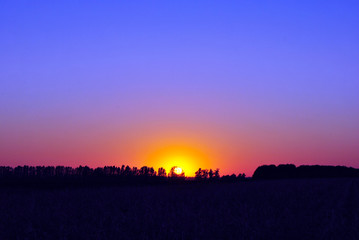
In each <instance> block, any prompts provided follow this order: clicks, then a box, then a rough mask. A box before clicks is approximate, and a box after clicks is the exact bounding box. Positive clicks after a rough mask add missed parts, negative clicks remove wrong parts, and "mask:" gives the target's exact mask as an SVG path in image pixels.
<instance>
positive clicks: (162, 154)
mask: <svg viewBox="0 0 359 240" xmlns="http://www.w3.org/2000/svg"><path fill="white" fill-rule="evenodd" d="M147 159H148V165H151V166H156V167H163V168H164V169H166V172H167V173H169V172H170V170H171V168H172V167H173V166H176V167H175V169H174V173H176V174H177V175H181V174H182V173H185V174H186V176H190V177H192V176H194V173H195V172H196V171H197V170H198V168H200V167H201V166H209V158H208V156H207V155H206V154H205V153H204V152H203V151H201V150H199V149H197V148H193V147H189V146H185V145H171V146H166V147H162V148H158V149H157V150H155V151H153V152H152V153H151V154H149V156H148V158H147ZM177 166H181V167H177Z"/></svg>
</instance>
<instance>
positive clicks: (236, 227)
mask: <svg viewBox="0 0 359 240" xmlns="http://www.w3.org/2000/svg"><path fill="white" fill-rule="evenodd" d="M358 183H359V179H314V180H309V179H308V180H273V181H250V182H240V183H227V184H225V183H221V184H216V183H213V184H198V183H197V184H195V183H188V184H183V185H158V186H132V187H130V186H122V187H101V188H100V187H99V188H77V189H76V188H73V189H55V190H44V189H36V190H31V189H0V239H53V238H55V239H359V229H358V228H359V193H358V188H359V184H358Z"/></svg>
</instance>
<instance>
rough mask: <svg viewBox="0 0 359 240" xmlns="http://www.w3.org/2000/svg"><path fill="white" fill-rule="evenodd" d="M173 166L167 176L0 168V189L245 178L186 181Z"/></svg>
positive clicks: (130, 170)
mask: <svg viewBox="0 0 359 240" xmlns="http://www.w3.org/2000/svg"><path fill="white" fill-rule="evenodd" d="M175 168H176V167H173V168H172V169H171V170H170V171H169V173H167V172H166V169H164V168H162V167H160V168H158V170H157V171H156V170H155V169H154V168H153V167H147V166H143V167H141V168H137V167H130V166H125V165H122V166H121V167H116V166H105V167H97V168H90V167H88V166H79V167H76V168H72V167H65V166H27V165H25V166H17V167H15V168H13V167H8V166H0V186H10V185H15V186H16V185H19V186H54V185H59V186H64V185H66V186H68V185H70V186H71V185H76V186H77V185H81V186H83V185H104V184H105V185H113V184H151V183H154V184H156V183H167V182H168V183H173V182H182V181H193V182H213V181H218V182H219V181H222V182H234V181H239V180H244V179H245V174H238V175H235V174H232V175H224V176H221V175H220V174H219V169H218V168H217V169H215V170H212V169H201V168H199V169H198V171H196V173H195V177H193V178H192V177H191V178H188V177H186V176H185V173H184V172H181V173H180V174H178V173H176V171H175Z"/></svg>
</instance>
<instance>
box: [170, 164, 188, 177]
mask: <svg viewBox="0 0 359 240" xmlns="http://www.w3.org/2000/svg"><path fill="white" fill-rule="evenodd" d="M176 168H178V167H177V166H174V167H172V168H171V170H170V172H169V174H168V176H169V177H171V178H184V176H185V175H184V172H183V171H182V172H181V173H180V174H177V173H176V172H175V169H176Z"/></svg>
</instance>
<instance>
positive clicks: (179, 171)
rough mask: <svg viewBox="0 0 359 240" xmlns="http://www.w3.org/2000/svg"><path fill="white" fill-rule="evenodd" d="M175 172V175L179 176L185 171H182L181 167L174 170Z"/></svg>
mask: <svg viewBox="0 0 359 240" xmlns="http://www.w3.org/2000/svg"><path fill="white" fill-rule="evenodd" d="M173 172H174V173H175V174H177V175H181V174H182V172H183V170H182V168H180V167H176V168H175V169H174V170H173Z"/></svg>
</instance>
